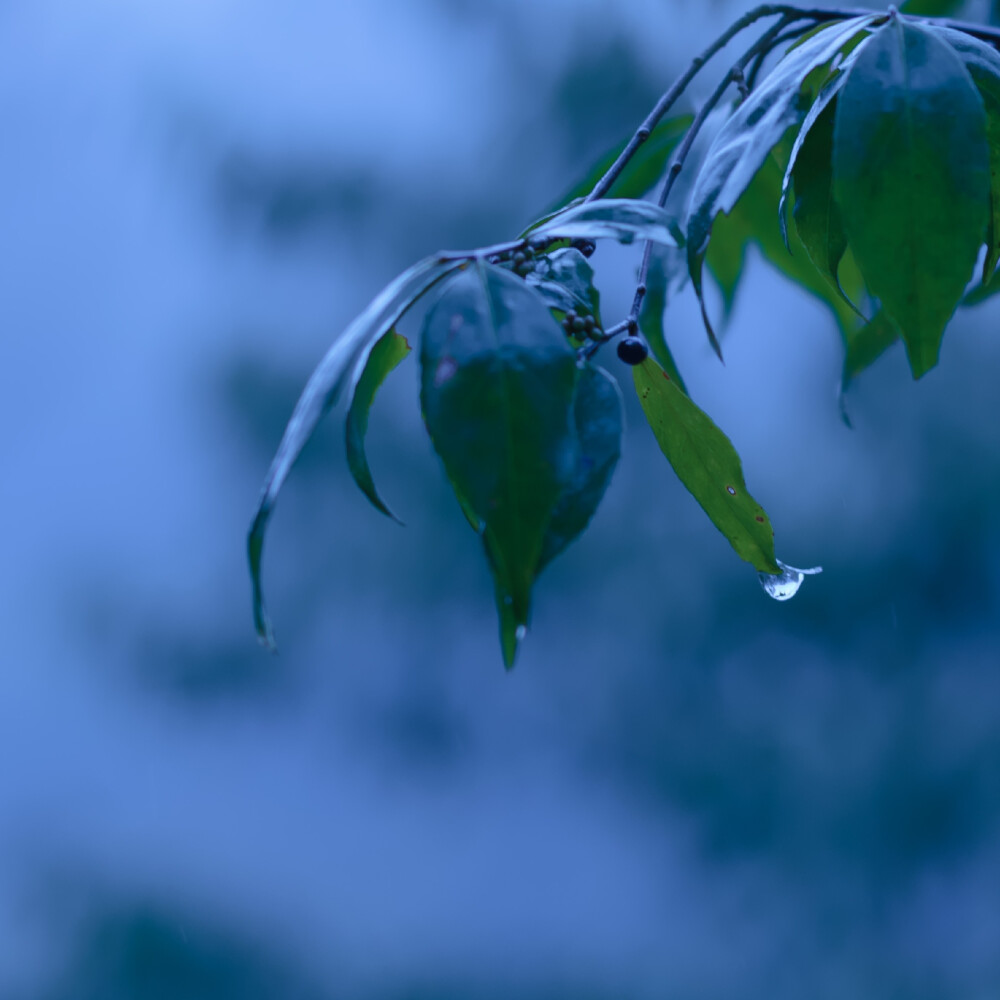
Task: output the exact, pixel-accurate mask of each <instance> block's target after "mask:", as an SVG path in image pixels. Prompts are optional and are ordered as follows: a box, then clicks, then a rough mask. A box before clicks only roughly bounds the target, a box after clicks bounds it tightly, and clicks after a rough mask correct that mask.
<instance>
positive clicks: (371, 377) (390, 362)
mask: <svg viewBox="0 0 1000 1000" xmlns="http://www.w3.org/2000/svg"><path fill="white" fill-rule="evenodd" d="M409 353H410V345H409V344H408V343H407V342H406V338H405V337H401V336H400V335H399V334H398V333H396V331H395V330H390V331H389V332H388V333H386V334H384V335H383V336H382V337H380V338H379V340H378V341H377V342H376V343H375V346H374V347H373V348H372V350H371V354H369V355H368V357H367V358H363V359H362V363H361V364H359V365H358V367H357V369H356V370H355V375H354V390H353V394H352V398H351V405H350V407H349V409H348V411H347V419H346V421H345V423H344V432H345V443H346V446H347V467H348V468H349V469H350V470H351V475H352V476H353V477H354V481H355V482H356V483H357V484H358V487H359V488H360V490H361V492H362V493H364V495H365V496H366V497H368V499H369V500H370V501H371V502H372V504H373V505H374V506H375V507H376V508H377V509H378V510H380V511H382V513H383V514H386V515H387V516H388V517H391V518H392V519H393V520H395V521H399V518H398V517H396V515H395V514H393V512H392V511H391V510H389V508H388V507H387V506H386V505H385V502H384V501H383V500H382V498H381V497H380V496H379V494H378V490H377V489H376V488H375V481H374V480H373V479H372V472H371V468H370V467H369V465H368V456H367V455H366V454H365V435H366V434H367V433H368V413H369V411H370V410H371V406H372V402H373V401H374V399H375V393H376V392H378V390H379V387H380V386H381V385H382V383H383V382H384V381H385V379H386V376H387V375H388V374H389V372H391V371H392V370H393V369H394V368H395V367H396V366H397V365H398V364H399V363H400V362H401V361H402V360H403V358H405V357H406V355H407V354H409ZM399 523H400V524H402V523H403V522H402V521H400V522H399Z"/></svg>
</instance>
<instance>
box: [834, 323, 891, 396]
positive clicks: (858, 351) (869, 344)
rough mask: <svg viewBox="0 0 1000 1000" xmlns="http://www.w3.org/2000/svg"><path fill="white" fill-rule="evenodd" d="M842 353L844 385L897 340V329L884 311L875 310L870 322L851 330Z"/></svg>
mask: <svg viewBox="0 0 1000 1000" xmlns="http://www.w3.org/2000/svg"><path fill="white" fill-rule="evenodd" d="M845 339H846V347H847V350H846V352H845V355H844V386H845V387H846V385H847V383H848V382H850V381H851V379H853V378H855V377H856V376H858V375H860V374H861V373H862V372H863V371H864V370H865V369H866V368H867V367H868V366H869V365H872V364H874V363H875V362H876V361H877V360H878V359H879V358H880V357H881V356H882V355H883V354H884V353H885V352H886V351H887V350H888V349H889V348H890V347H892V345H893V344H895V343H896V341H897V340H899V330H898V329H897V328H896V325H895V323H893V321H892V320H891V319H890V318H889V316H888V315H887V314H886V313H885V312H884V311H882V312H877V313H876V314H875V315H874V316H873V317H872V319H871V321H870V322H868V323H865V324H864V325H863V326H861V327H859V328H858V329H857V330H855V331H853V332H852V333H851V334H850V335H848V336H847V337H846V338H845Z"/></svg>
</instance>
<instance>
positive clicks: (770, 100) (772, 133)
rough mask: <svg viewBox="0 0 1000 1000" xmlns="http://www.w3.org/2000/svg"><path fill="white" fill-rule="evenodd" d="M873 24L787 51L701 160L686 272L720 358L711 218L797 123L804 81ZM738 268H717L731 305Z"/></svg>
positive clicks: (734, 263) (867, 19)
mask: <svg viewBox="0 0 1000 1000" xmlns="http://www.w3.org/2000/svg"><path fill="white" fill-rule="evenodd" d="M875 19H876V18H875V15H862V16H859V17H854V18H850V19H849V20H846V21H841V22H837V23H835V24H833V25H830V26H828V27H824V28H823V29H822V30H820V31H817V32H816V33H815V34H814V35H811V36H810V37H809V38H807V39H805V40H804V41H802V42H801V43H800V44H799V45H797V46H795V47H793V48H792V49H790V50H789V51H788V52H787V53H786V54H785V56H784V58H783V59H782V61H781V62H779V63H778V65H777V66H776V67H775V68H774V69H773V70H772V71H771V72H770V73H769V74H768V75H767V77H765V79H764V80H763V82H762V83H761V84H760V85H759V86H758V87H757V89H756V90H754V91H753V92H752V93H751V94H750V96H749V97H748V98H747V99H746V100H745V101H743V103H742V104H740V105H739V106H738V107H737V109H736V111H735V112H734V113H733V115H732V116H731V117H730V119H729V120H728V121H727V122H726V124H725V125H723V126H722V128H721V129H720V130H719V133H718V135H717V136H716V137H715V141H714V142H713V143H712V146H711V147H710V149H709V151H708V154H707V156H706V157H705V161H704V163H703V164H702V166H701V169H700V171H699V173H698V178H697V180H696V181H695V184H694V190H693V191H692V193H691V201H690V212H689V215H688V219H687V251H688V271H689V272H690V275H691V283H692V285H693V286H694V290H695V294H696V295H697V296H698V302H699V305H700V306H701V315H702V319H703V320H704V323H705V330H706V332H707V333H708V339H709V341H710V343H711V344H712V347H713V348H714V350H715V352H716V354H718V355H719V357H720V358H721V357H722V352H721V349H720V348H719V342H718V338H717V337H716V335H715V331H714V329H713V328H712V324H711V321H710V319H709V317H708V311H707V310H706V308H705V299H704V289H703V282H702V268H703V265H704V262H705V254H706V251H707V250H708V243H709V237H710V236H711V233H712V227H713V225H714V224H715V221H716V217H717V216H718V215H719V213H729V212H732V210H733V209H734V208H735V206H736V204H737V203H738V202H739V201H740V200H741V198H742V196H743V195H744V193H745V192H746V191H747V189H748V188H749V187H750V185H751V182H752V181H753V179H754V177H755V176H756V175H757V173H758V172H759V171H760V170H761V168H762V167H763V166H764V165H765V164H766V163H767V161H768V155H769V154H770V152H771V150H772V149H774V147H775V146H776V145H777V144H778V143H779V142H781V140H782V139H783V138H784V136H785V134H786V132H787V131H788V130H789V128H793V127H796V126H798V125H799V123H800V122H802V120H803V118H804V116H805V114H806V109H805V108H804V107H803V106H802V103H801V90H802V85H803V82H804V81H805V79H806V77H808V76H809V75H810V74H811V73H813V71H814V70H817V69H818V68H820V67H822V66H824V65H826V64H827V63H830V62H831V61H832V60H834V59H835V58H836V57H837V56H838V55H839V54H840V53H841V52H842V51H843V50H844V49H845V48H846V47H847V46H848V45H849V44H850V43H851V42H852V40H854V39H855V37H856V36H857V35H858V34H859V33H860V32H862V31H864V30H865V29H867V28H868V27H869V26H870V25H871V24H872V23H873V22H874V21H875ZM742 263H743V257H742V250H740V251H739V253H738V254H737V253H736V252H735V251H733V250H731V249H730V250H729V251H728V253H727V254H726V256H724V257H723V258H722V259H721V260H719V263H718V264H717V265H716V266H717V269H718V270H719V271H720V273H721V274H722V275H723V278H722V281H721V284H722V287H723V290H724V292H725V291H726V288H727V284H728V285H729V288H730V289H731V290H730V292H729V298H730V301H731V297H732V292H733V291H735V285H736V281H737V280H738V278H739V273H740V270H741V268H742Z"/></svg>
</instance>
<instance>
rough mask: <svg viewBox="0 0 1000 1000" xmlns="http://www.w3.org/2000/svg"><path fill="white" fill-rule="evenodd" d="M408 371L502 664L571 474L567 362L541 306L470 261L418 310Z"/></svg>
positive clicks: (572, 364) (499, 274)
mask: <svg viewBox="0 0 1000 1000" xmlns="http://www.w3.org/2000/svg"><path fill="white" fill-rule="evenodd" d="M420 368H421V391H420V399H421V405H422V407H423V413H424V420H425V422H426V424H427V430H428V432H429V433H430V436H431V440H432V442H433V444H434V448H435V450H436V451H437V453H438V455H439V456H440V458H441V460H442V462H443V464H444V467H445V472H446V473H447V475H448V479H449V481H450V482H451V485H452V487H453V489H454V490H455V493H456V495H457V496H458V499H459V503H460V504H461V506H462V509H463V511H464V512H465V513H466V516H467V517H468V518H469V520H470V522H471V523H472V524H473V525H474V526H475V527H476V528H477V529H478V530H479V532H480V533H481V535H482V537H483V544H484V547H485V549H486V554H487V558H488V561H489V564H490V569H491V571H492V573H493V577H494V584H495V591H496V598H497V610H498V613H499V616H500V625H501V643H502V647H503V651H504V660H505V663H506V664H507V666H508V667H509V666H511V665H512V664H513V658H514V655H515V652H516V649H517V644H518V641H519V638H520V636H522V635H523V630H524V629H525V628H526V627H527V624H528V620H529V617H530V610H531V587H532V584H533V582H534V580H535V577H536V575H537V574H538V571H539V568H540V565H541V558H542V551H543V546H544V541H545V535H546V531H547V529H548V526H549V522H550V520H551V518H552V513H553V510H554V508H555V506H556V504H557V502H558V500H559V498H560V497H561V496H562V494H563V491H564V489H565V488H566V485H567V484H568V483H570V482H572V479H573V476H574V472H575V470H576V467H577V456H578V453H579V445H578V441H577V434H576V428H575V427H574V424H573V397H574V392H575V388H576V377H577V367H576V355H575V353H574V352H573V350H572V349H571V348H570V347H569V345H568V344H567V342H566V338H565V336H564V335H563V332H562V330H561V328H560V327H559V325H558V324H557V323H556V322H555V321H554V320H553V318H552V316H551V314H550V313H549V311H548V308H547V307H546V304H545V302H544V300H543V299H541V298H540V297H539V296H538V295H537V294H536V293H535V292H534V291H533V290H532V289H531V288H530V287H529V286H528V285H526V284H525V283H524V282H523V281H521V279H519V278H517V277H515V276H514V275H513V274H511V273H510V271H507V270H505V269H503V268H499V267H494V266H493V265H490V264H486V263H485V262H483V261H478V262H477V263H476V264H475V265H474V266H472V267H470V268H469V269H468V270H465V271H463V272H461V273H459V274H456V275H454V276H453V277H452V278H450V279H449V280H448V281H447V282H446V283H445V284H444V285H443V287H442V288H441V291H440V293H439V295H438V298H437V300H436V301H435V303H434V305H433V306H432V307H431V309H430V310H429V311H428V313H427V315H426V317H425V320H424V325H423V332H422V336H421V347H420Z"/></svg>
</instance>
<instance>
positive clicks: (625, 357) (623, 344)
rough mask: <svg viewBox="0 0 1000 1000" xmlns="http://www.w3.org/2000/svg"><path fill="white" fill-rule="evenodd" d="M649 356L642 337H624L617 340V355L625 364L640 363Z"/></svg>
mask: <svg viewBox="0 0 1000 1000" xmlns="http://www.w3.org/2000/svg"><path fill="white" fill-rule="evenodd" d="M648 356H649V348H648V347H647V346H646V342H645V341H644V340H643V339H642V337H625V338H624V339H623V340H619V341H618V357H619V358H621V359H622V361H624V362H625V364H627V365H641V364H642V363H643V361H645V360H646V358H647V357H648Z"/></svg>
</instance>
